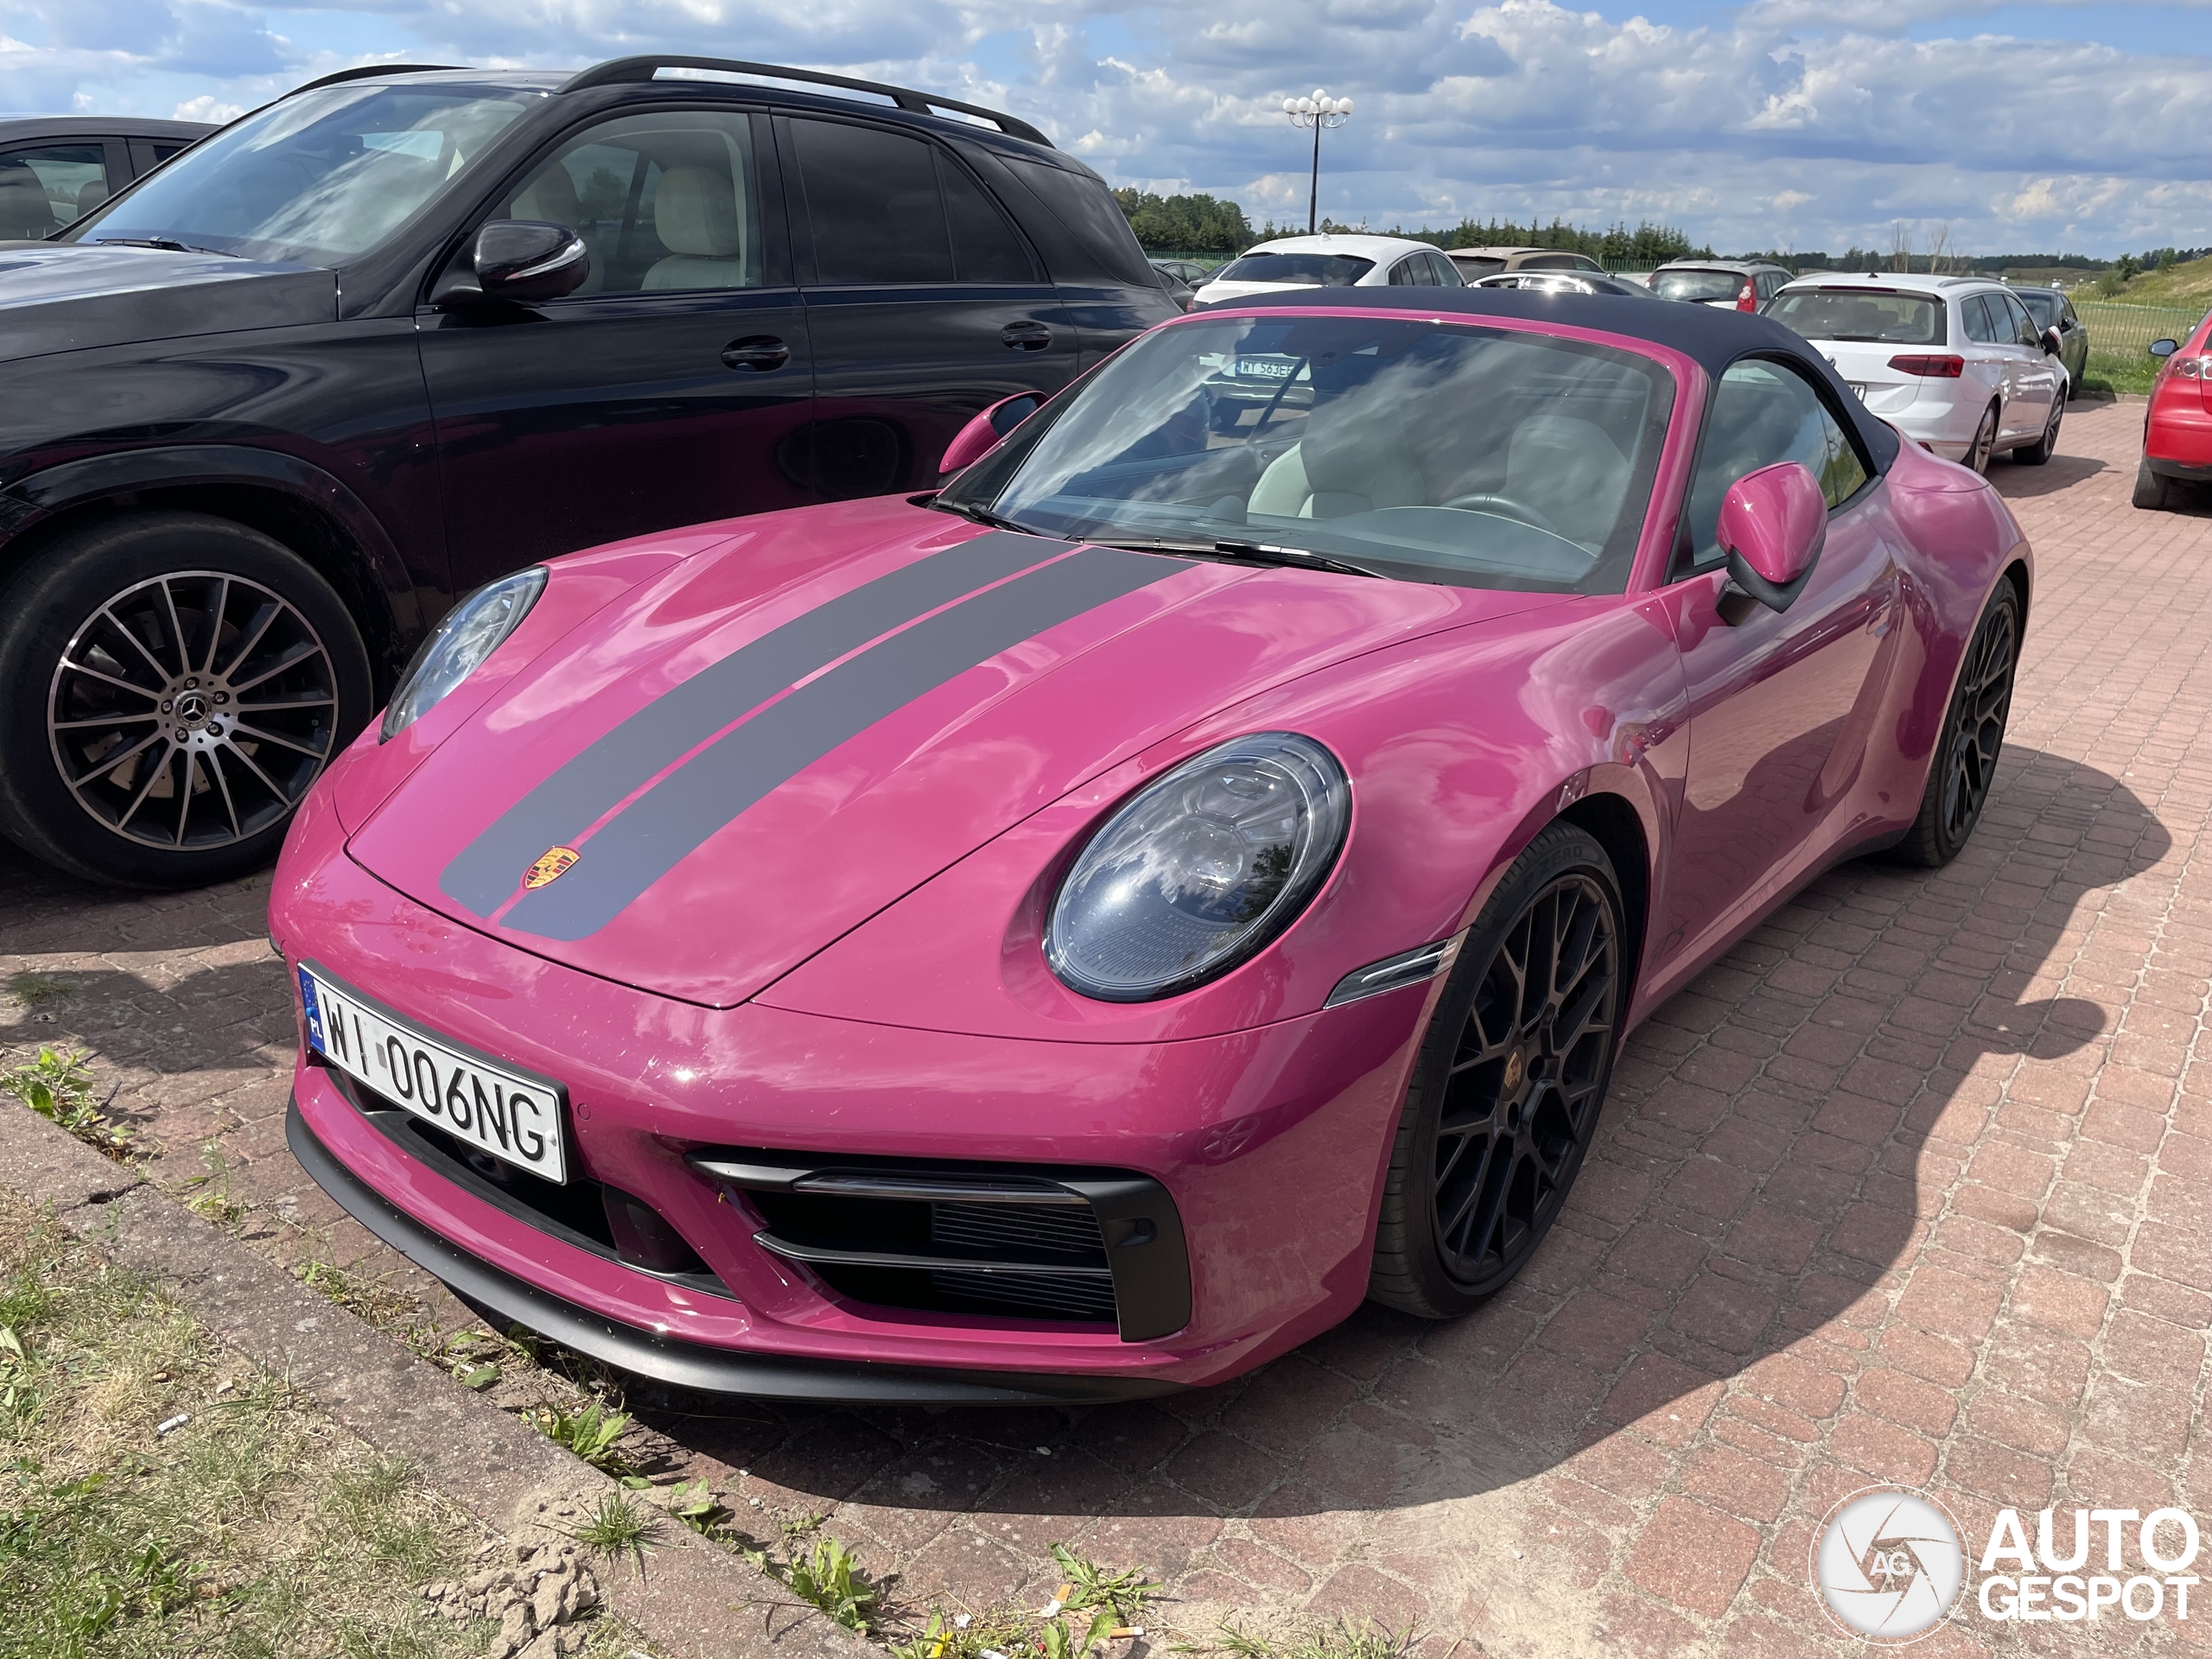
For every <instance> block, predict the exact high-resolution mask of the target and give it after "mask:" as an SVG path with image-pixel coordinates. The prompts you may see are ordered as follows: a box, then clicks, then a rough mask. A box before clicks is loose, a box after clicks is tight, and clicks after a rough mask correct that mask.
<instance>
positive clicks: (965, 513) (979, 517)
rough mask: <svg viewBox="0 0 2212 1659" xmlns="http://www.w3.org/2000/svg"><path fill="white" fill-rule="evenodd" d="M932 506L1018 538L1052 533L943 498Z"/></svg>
mask: <svg viewBox="0 0 2212 1659" xmlns="http://www.w3.org/2000/svg"><path fill="white" fill-rule="evenodd" d="M930 505H931V506H932V507H935V508H936V509H937V510H938V512H957V513H958V514H959V515H960V516H961V517H962V518H966V519H969V520H970V521H971V522H973V523H976V524H988V525H989V526H990V528H992V529H993V530H1010V531H1014V534H1015V535H1017V536H1048V535H1051V533H1052V532H1051V531H1043V530H1032V529H1030V527H1029V526H1028V525H1027V524H1017V523H1016V522H1015V521H1014V520H1013V519H1011V518H1007V517H1006V516H1005V515H1004V514H1002V513H996V512H992V511H991V510H990V509H989V508H988V507H978V506H975V505H962V504H960V503H957V502H953V501H948V500H946V499H944V497H943V496H939V497H938V499H936V500H934V501H932V502H931V503H930ZM1053 539H1054V540H1055V541H1058V540H1061V539H1064V538H1063V537H1053Z"/></svg>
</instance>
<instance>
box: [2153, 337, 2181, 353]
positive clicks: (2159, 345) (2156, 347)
mask: <svg viewBox="0 0 2212 1659" xmlns="http://www.w3.org/2000/svg"><path fill="white" fill-rule="evenodd" d="M2179 350H2181V342H2180V341H2179V340H2152V342H2151V355H2152V356H2153V357H2171V356H2172V355H2173V354H2174V353H2176V352H2177V351H2179Z"/></svg>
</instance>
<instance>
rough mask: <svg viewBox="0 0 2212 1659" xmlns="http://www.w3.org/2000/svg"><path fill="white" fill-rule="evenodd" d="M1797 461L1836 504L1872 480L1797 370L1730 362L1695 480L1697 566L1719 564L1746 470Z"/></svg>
mask: <svg viewBox="0 0 2212 1659" xmlns="http://www.w3.org/2000/svg"><path fill="white" fill-rule="evenodd" d="M1777 461H1796V462H1798V463H1800V464H1801V465H1802V466H1803V467H1806V468H1807V469H1808V471H1809V472H1811V474H1813V476H1814V477H1815V478H1816V479H1818V480H1820V481H1821V493H1822V494H1823V495H1825V496H1826V497H1827V504H1828V506H1829V507H1830V508H1831V509H1834V508H1836V507H1840V506H1841V505H1843V504H1844V503H1845V502H1846V501H1848V500H1849V499H1851V498H1852V497H1853V496H1854V495H1856V494H1857V493H1859V489H1860V487H1861V486H1864V485H1865V484H1866V476H1867V474H1866V467H1865V466H1864V464H1863V463H1861V461H1859V452H1858V450H1856V449H1855V448H1853V447H1852V443H1851V440H1850V438H1849V437H1848V436H1847V435H1846V434H1845V432H1844V430H1843V428H1842V427H1841V426H1840V425H1839V424H1838V423H1837V422H1836V418H1835V416H1833V415H1831V414H1829V413H1828V409H1827V404H1824V403H1822V402H1821V397H1820V394H1819V393H1818V392H1816V391H1814V390H1813V388H1812V385H1811V384H1810V383H1809V382H1808V381H1807V380H1806V379H1805V378H1804V377H1803V376H1802V375H1801V374H1799V373H1798V372H1796V370H1795V369H1793V368H1791V367H1789V365H1786V364H1783V363H1777V362H1773V361H1770V360H1769V359H1764V358H1746V359H1744V360H1743V361H1741V362H1739V363H1734V364H1732V365H1729V368H1728V372H1726V374H1723V375H1722V376H1721V377H1720V384H1719V386H1718V387H1716V388H1715V389H1714V391H1713V405H1712V409H1711V410H1710V412H1709V413H1708V414H1707V416H1706V425H1705V437H1704V440H1703V442H1701V443H1700V446H1699V451H1698V461H1697V474H1696V476H1695V477H1694V479H1693V480H1691V482H1690V497H1689V509H1688V511H1689V535H1690V547H1691V549H1692V550H1693V551H1692V560H1693V565H1694V568H1695V569H1708V568H1710V567H1711V566H1713V565H1714V564H1716V563H1719V561H1720V558H1721V552H1720V547H1719V543H1718V541H1716V540H1715V537H1716V535H1717V534H1718V531H1719V524H1720V503H1721V500H1722V499H1723V498H1724V497H1726V495H1727V493H1728V486H1730V485H1732V484H1733V483H1734V482H1735V481H1736V480H1738V479H1739V478H1741V477H1743V476H1744V475H1745V474H1747V473H1755V472H1757V471H1758V469H1759V468H1760V467H1771V466H1773V465H1774V464H1775V463H1776V462H1777Z"/></svg>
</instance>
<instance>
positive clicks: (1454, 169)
mask: <svg viewBox="0 0 2212 1659" xmlns="http://www.w3.org/2000/svg"><path fill="white" fill-rule="evenodd" d="M1622 3H1623V5H1625V3H1626V0H1622ZM2050 3H2056V0H2050ZM2165 3H2167V4H2168V5H2169V6H2170V8H2171V11H2172V15H2173V16H2174V19H2175V24H2176V27H2175V29H2174V31H2173V33H2174V35H2175V37H2176V38H2177V39H2191V40H2193V39H2195V38H2196V37H2197V35H2201V34H2202V20H2203V18H2204V16H2205V15H2206V10H2207V9H2208V8H2212V0H2165ZM1997 4H1998V0H1753V3H1751V4H1749V5H1746V6H1745V7H1744V8H1743V9H1741V10H1738V11H1736V12H1734V13H1733V14H1732V15H1730V14H1728V13H1726V12H1719V11H1716V12H1711V13H1706V14H1703V15H1704V16H1706V17H1707V19H1708V21H1707V22H1705V23H1704V24H1702V25H1701V26H1696V27H1683V26H1676V25H1672V24H1667V23H1662V22H1651V21H1649V20H1647V19H1645V18H1643V17H1640V16H1629V17H1625V18H1621V17H1618V16H1609V15H1607V14H1605V13H1601V12H1599V11H1596V10H1573V9H1571V8H1568V7H1563V6H1560V5H1557V4H1554V3H1552V0H1495V3H1472V0H1210V3H1208V4H1206V5H1205V6H1202V7H1183V8H1173V9H1162V10H1153V9H1150V8H1135V7H1130V6H1126V5H1117V4H1116V3H1115V0H1023V3H1021V4H1019V5H1016V4H1015V3H1014V0H815V3H812V4H810V5H808V6H806V7H804V8H800V7H791V6H775V7H770V6H767V5H765V4H762V3H760V0H340V3H339V4H337V5H334V6H332V7H330V8H328V9H324V10H316V9H315V8H314V7H312V6H308V7H302V6H299V5H296V4H288V5H287V6H286V7H285V8H284V9H283V12H282V14H281V16H282V19H283V21H282V27H281V32H279V30H278V29H274V28H272V27H271V26H270V23H269V22H268V20H267V18H266V17H264V15H263V14H262V13H261V12H259V11H257V10H255V9H254V8H253V6H252V5H251V0H0V35H5V36H6V37H7V38H5V39H4V40H0V105H7V106H11V107H16V108H39V107H44V108H63V107H67V106H68V105H70V104H71V103H72V102H73V100H78V99H83V100H84V101H86V102H87V103H88V104H90V105H92V106H93V107H101V108H110V109H118V110H131V111H156V112H166V111H168V110H171V109H176V110H179V111H183V110H186V109H191V110H195V111H200V110H204V111H211V112H215V111H223V110H226V109H230V108H239V107H250V106H251V105H255V104H257V103H259V102H261V101H263V100H264V99H266V98H268V97H269V96H271V95H273V94H274V93H275V92H280V91H282V90H283V88H284V87H285V86H289V85H292V84H296V82H297V81H299V80H302V79H308V77H310V76H311V75H313V74H316V73H325V72H327V70H329V69H332V68H335V67H342V66H343V65H346V64H348V63H352V62H357V61H363V60H368V59H371V58H377V57H397V58H402V59H407V60H416V61H424V60H427V61H433V62H436V61H445V62H460V63H467V62H479V63H487V64H489V63H527V64H535V65H548V66H557V65H568V64H577V63H582V62H585V61H588V60H592V59H594V58H600V57H612V56H617V55H621V54H627V53H632V52H640V51H655V50H666V51H671V52H674V51H682V52H689V53H700V54H729V55H733V56H741V57H746V58H751V59H764V60H771V61H784V62H791V63H801V64H810V65H817V66H820V67H835V68H839V69H842V70H844V71H846V72H848V73H865V74H873V75H877V76H880V77H881V78H883V79H893V80H899V81H904V82H906V83H908V84H912V85H919V86H929V87H931V88H934V89H938V90H941V91H944V92H950V93H952V94H954V95H956V96H960V97H963V98H968V99H972V100H974V101H976V102H979V103H983V104H987V105H997V106H999V107H1004V108H1007V109H1010V110H1012V111H1014V112H1015V113H1017V114H1020V115H1021V116H1023V117H1025V118H1027V119H1029V120H1032V121H1034V122H1036V123H1037V124H1039V126H1042V127H1043V128H1045V129H1046V130H1047V131H1049V132H1052V133H1054V134H1056V135H1058V137H1059V139H1060V141H1061V142H1062V143H1065V144H1066V145H1067V147H1068V148H1069V149H1071V151H1072V152H1073V153H1075V154H1077V155H1080V156H1083V157H1084V159H1085V160H1087V161H1089V162H1090V163H1091V164H1092V165H1094V166H1096V167H1097V168H1099V169H1100V170H1101V171H1102V172H1104V173H1106V174H1108V175H1109V176H1110V177H1112V178H1113V179H1115V180H1116V181H1117V182H1120V181H1130V182H1140V183H1143V184H1146V185H1147V186H1148V187H1150V188H1184V189H1202V190H1210V191H1214V192H1217V193H1221V194H1231V195H1234V196H1236V198H1237V199H1238V200H1242V201H1243V202H1244V203H1245V205H1246V207H1247V208H1248V210H1249V211H1250V212H1252V213H1254V215H1255V218H1264V217H1266V216H1267V215H1268V214H1270V213H1272V214H1274V215H1275V216H1276V217H1277V218H1279V219H1281V218H1285V217H1290V218H1296V219H1302V218H1303V213H1304V208H1305V202H1306V158H1307V156H1309V155H1310V153H1311V152H1310V149H1309V148H1308V146H1309V145H1310V143H1311V140H1310V138H1309V137H1306V135H1304V134H1302V133H1300V132H1299V131H1298V130H1295V129H1294V128H1292V127H1291V126H1290V124H1288V123H1287V121H1286V120H1285V119H1284V118H1283V116H1282V113H1281V107H1280V105H1281V99H1282V98H1283V96H1284V95H1285V94H1286V93H1294V92H1303V91H1310V90H1311V89H1312V88H1313V86H1314V85H1315V84H1316V83H1317V82H1318V83H1319V84H1321V85H1324V86H1326V87H1327V88H1328V89H1329V90H1330V91H1331V92H1336V93H1339V94H1344V93H1350V94H1352V95H1354V96H1356V97H1357V100H1358V110H1359V113H1358V114H1357V117H1356V118H1354V120H1353V121H1352V123H1351V125H1350V126H1348V127H1346V128H1344V129H1343V130H1340V131H1335V132H1331V133H1329V134H1327V135H1326V136H1325V137H1324V138H1323V140H1322V159H1323V168H1324V171H1323V178H1322V204H1323V207H1324V208H1325V210H1326V211H1328V212H1330V213H1334V214H1335V215H1336V216H1337V217H1338V218H1340V219H1352V220H1355V221H1356V220H1357V219H1361V218H1363V217H1364V218H1366V219H1368V220H1369V221H1370V223H1373V224H1376V225H1388V224H1389V223H1391V222H1393V221H1394V220H1401V219H1402V220H1404V221H1405V222H1408V223H1419V222H1422V221H1424V220H1425V221H1427V222H1428V223H1431V224H1438V223H1446V222H1450V221H1452V220H1455V219H1457V218H1459V216H1460V215H1462V214H1467V215H1471V216H1473V217H1475V218H1477V219H1481V218H1484V217H1488V216H1490V215H1492V214H1496V215H1498V216H1501V217H1512V218H1522V219H1525V218H1528V217H1529V216H1532V215H1533V216H1537V217H1541V218H1542V219H1550V218H1552V217H1553V216H1554V215H1555V214H1556V215H1560V216H1564V217H1565V218H1567V219H1570V220H1574V221H1580V222H1584V223H1590V222H1599V221H1605V222H1610V221H1611V220H1612V219H1626V220H1628V221H1630V223H1633V222H1635V221H1636V220H1637V219H1644V218H1650V219H1662V220H1666V221H1669V222H1671V223H1675V224H1679V225H1681V226H1683V227H1684V228H1686V229H1688V231H1690V232H1691V233H1692V234H1693V235H1694V236H1697V237H1699V238H1709V239H1711V240H1712V241H1713V242H1714V243H1715V244H1716V245H1722V246H1731V247H1750V246H1767V245H1796V246H1799V247H1827V248H1829V249H1831V250H1833V251H1840V250H1841V249H1842V248H1843V247H1844V246H1846V245H1849V244H1850V243H1851V242H1853V240H1857V241H1859V242H1861V243H1868V242H1875V243H1879V244H1880V245H1887V241H1888V234H1889V232H1888V226H1890V224H1891V221H1892V220H1893V219H1900V218H1902V219H1908V220H1917V219H1928V220H1930V221H1940V220H1945V219H1948V220H1952V221H1954V222H1955V231H1954V235H1955V240H1956V242H1957V244H1958V245H1961V246H1962V247H1964V248H1967V249H1968V250H1980V251H1995V250H1998V249H2018V250H2027V249H2030V248H2037V247H2040V248H2045V249H2050V250H2052V251H2056V249H2057V248H2058V247H2060V246H2061V245H2064V246H2065V247H2068V248H2075V249H2080V250H2082V251H2090V252H2104V253H2113V252H2117V251H2120V249H2122V248H2124V247H2136V248H2140V247H2143V246H2147V245H2162V244H2167V243H2172V244H2177V245H2201V244H2207V243H2212V185H2209V184H2208V183H2207V181H2208V180H2212V59H2208V58H2205V57H2191V56H2179V55H2176V56H2151V55H2147V54H2140V53H2130V52H2126V51H2123V50H2120V49H2118V48H2113V47H2111V46H2106V45H2098V44H2094V43H2085V42H2082V41H2036V40H2029V39H2023V38H2016V37H2015V36H2012V35H1997V34H1991V33H1986V32H1978V31H1981V30H1985V29H1986V26H1987V23H1988V22H1989V21H1990V16H1991V14H1992V13H1993V11H1994V10H1995V9H1996V6H1997ZM2010 4H2011V9H2010V10H2008V11H2007V12H2006V14H2005V15H2006V16H2007V18H2008V19H2010V20H2011V21H2012V23H2013V24H2014V25H2016V26H2017V25H2018V20H2019V18H2020V17H2021V15H2022V10H2021V8H2020V5H2019V0H2010ZM1908 26H1911V28H1912V32H1913V33H1916V34H1923V35H1925V34H1929V33H1930V32H1931V31H1933V30H1936V29H1942V30H1944V31H1947V32H1948V35H1950V38H1942V39H1913V38H1910V37H1909V35H1908V34H1907V33H1906V30H1907V29H1908Z"/></svg>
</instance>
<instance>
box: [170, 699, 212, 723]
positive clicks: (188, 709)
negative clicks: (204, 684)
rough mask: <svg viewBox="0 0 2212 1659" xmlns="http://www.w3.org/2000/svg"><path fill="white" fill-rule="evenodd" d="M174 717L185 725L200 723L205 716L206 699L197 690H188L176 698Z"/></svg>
mask: <svg viewBox="0 0 2212 1659" xmlns="http://www.w3.org/2000/svg"><path fill="white" fill-rule="evenodd" d="M176 717H177V720H178V721H179V722H180V723H181V724H183V725H186V726H197V725H200V723H201V722H202V721H205V720H206V719H207V698H206V697H205V696H201V695H200V693H199V692H197V691H188V692H186V693H185V694H184V695H183V696H181V697H179V698H178V699H177V700H176Z"/></svg>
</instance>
